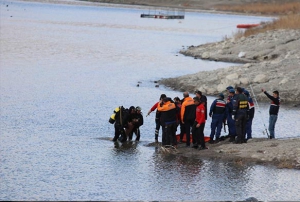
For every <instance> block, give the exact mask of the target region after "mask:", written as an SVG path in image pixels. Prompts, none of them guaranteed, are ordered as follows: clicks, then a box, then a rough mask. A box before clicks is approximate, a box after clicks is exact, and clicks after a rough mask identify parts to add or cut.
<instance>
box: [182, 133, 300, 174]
mask: <svg viewBox="0 0 300 202" xmlns="http://www.w3.org/2000/svg"><path fill="white" fill-rule="evenodd" d="M206 146H208V148H209V149H207V150H198V149H194V148H186V147H185V144H179V146H178V149H177V153H176V155H182V156H186V157H193V158H201V159H220V160H224V161H228V162H233V163H236V164H239V165H241V164H260V165H272V166H276V167H277V168H289V169H291V168H292V169H300V147H299V146H300V139H299V138H293V139H284V140H283V139H272V140H270V139H267V138H253V139H250V140H248V142H247V144H233V143H231V142H229V141H228V139H225V140H224V141H221V142H219V143H217V144H209V143H206Z"/></svg>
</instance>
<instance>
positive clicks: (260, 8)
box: [217, 1, 300, 15]
mask: <svg viewBox="0 0 300 202" xmlns="http://www.w3.org/2000/svg"><path fill="white" fill-rule="evenodd" d="M217 9H218V10H222V11H233V12H239V13H254V14H262V15H285V14H297V13H300V2H284V1H283V2H281V3H278V2H277V3H272V2H270V3H251V4H244V5H222V6H217Z"/></svg>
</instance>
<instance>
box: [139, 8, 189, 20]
mask: <svg viewBox="0 0 300 202" xmlns="http://www.w3.org/2000/svg"><path fill="white" fill-rule="evenodd" d="M184 14H185V11H184V9H176V8H164V9H162V8H152V9H149V11H148V13H147V14H145V13H143V14H141V18H157V19H184Z"/></svg>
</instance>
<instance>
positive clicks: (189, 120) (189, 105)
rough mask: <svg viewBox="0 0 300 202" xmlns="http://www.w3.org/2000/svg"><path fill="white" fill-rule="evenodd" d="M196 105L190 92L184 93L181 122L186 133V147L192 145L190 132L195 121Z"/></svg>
mask: <svg viewBox="0 0 300 202" xmlns="http://www.w3.org/2000/svg"><path fill="white" fill-rule="evenodd" d="M195 114H196V105H195V104H194V100H193V98H191V97H190V95H189V93H188V92H184V93H183V102H182V105H181V110H180V115H181V122H182V123H183V124H184V128H185V135H186V147H190V140H191V139H190V137H191V136H190V133H191V128H192V126H193V124H194V121H195Z"/></svg>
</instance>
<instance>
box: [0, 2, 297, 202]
mask: <svg viewBox="0 0 300 202" xmlns="http://www.w3.org/2000/svg"><path fill="white" fill-rule="evenodd" d="M0 2H1V5H0V6H1V13H0V14H1V31H0V34H1V35H0V37H1V41H0V42H1V44H0V45H1V58H0V59H1V60H0V66H1V69H0V71H1V72H0V79H1V80H0V82H1V83H0V89H1V91H0V95H1V98H0V99H1V100H0V104H1V106H0V109H1V111H0V112H1V122H0V124H1V125H0V127H1V131H0V132H1V136H0V162H1V163H0V179H1V180H0V199H1V200H52V201H54V200H135V201H136V200H158V201H166V200H169V201H170V200H171V201H172V200H176V201H178V200H190V201H192V200H193V201H196V200H198V201H199V200H201V201H203V200H244V199H246V198H248V197H251V196H253V197H256V198H257V199H259V200H300V197H299V187H300V180H299V177H300V173H299V171H295V170H286V169H281V170H280V169H275V168H273V167H265V166H255V165H252V166H251V165H247V166H244V165H240V166H237V165H233V164H230V163H227V162H223V161H207V160H201V159H188V158H183V157H179V156H176V155H175V156H174V155H162V154H161V153H159V152H157V148H155V147H149V146H147V145H148V144H149V143H151V142H153V140H154V127H155V126H154V114H151V115H150V116H149V117H145V114H146V113H147V111H148V110H149V109H150V108H151V106H152V105H153V104H154V103H155V102H156V101H157V100H158V98H159V96H160V94H161V93H166V94H167V95H168V96H170V97H172V98H173V97H175V96H179V97H181V98H182V92H176V91H172V90H170V89H167V88H164V87H163V86H160V87H158V88H157V87H155V85H156V83H155V81H157V80H159V79H161V78H165V77H175V76H180V75H185V74H192V73H195V72H198V71H203V70H212V69H217V68H225V67H228V66H230V65H232V64H228V63H227V64H226V63H216V62H208V61H201V60H195V59H193V58H190V57H185V56H182V55H180V54H178V52H179V50H180V49H182V48H186V47H187V46H189V45H198V44H202V43H208V42H214V41H219V40H221V39H222V38H223V37H225V36H226V35H231V34H232V33H233V32H235V31H236V28H235V27H236V25H237V24H240V23H259V22H261V21H267V20H270V19H269V18H264V17H252V16H238V15H222V14H208V13H194V12H186V13H185V19H184V20H162V19H146V18H140V14H141V13H147V12H148V10H147V9H146V8H144V9H141V8H135V7H132V8H126V7H113V6H105V5H101V6H92V5H89V6H81V5H77V6H74V5H60V4H48V3H28V2H19V1H3V0H1V1H0ZM70 2H72V0H70ZM138 83H139V87H137V84H138ZM192 96H194V95H192ZM214 99H215V98H214V97H211V96H209V97H208V105H210V104H211V102H212V101H213V100H214ZM119 105H124V106H125V107H129V106H131V105H134V106H141V108H142V111H143V112H144V125H143V126H142V127H141V141H140V142H139V143H135V142H132V143H128V144H124V145H120V144H114V143H113V142H112V141H110V140H109V139H110V138H112V137H113V132H114V129H113V125H111V124H109V123H108V118H109V117H110V115H111V114H112V112H113V110H114V108H116V107H117V106H119ZM268 106H269V104H268V103H260V112H258V113H257V116H256V119H255V120H254V123H253V137H266V136H265V135H264V134H262V130H264V128H265V126H264V124H265V125H267V122H268ZM299 114H300V113H299V109H298V108H293V107H287V106H284V105H283V106H282V107H281V109H280V117H279V119H278V123H277V125H276V126H277V128H276V132H277V137H278V138H291V137H299V136H300V133H299V131H300V115H299ZM290 120H294V121H293V126H292V127H291V125H290V124H288V123H289V121H290ZM210 121H211V120H210V119H208V123H207V124H206V128H205V135H208V134H209V124H210Z"/></svg>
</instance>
